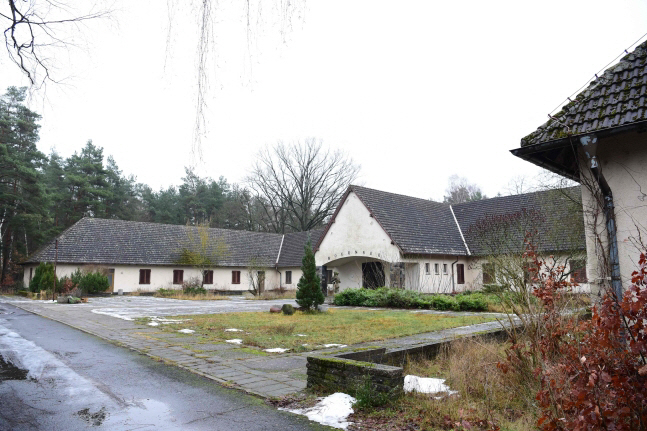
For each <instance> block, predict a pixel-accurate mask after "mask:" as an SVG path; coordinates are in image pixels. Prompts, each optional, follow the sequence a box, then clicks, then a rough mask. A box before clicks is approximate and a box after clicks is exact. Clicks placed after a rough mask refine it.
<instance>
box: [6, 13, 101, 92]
mask: <svg viewBox="0 0 647 431" xmlns="http://www.w3.org/2000/svg"><path fill="white" fill-rule="evenodd" d="M73 4H75V5H77V4H79V3H75V2H73V1H71V0H70V1H66V0H22V1H17V0H8V1H6V2H3V6H0V22H1V23H2V24H1V25H2V27H3V28H4V39H5V47H6V48H7V54H8V56H9V59H10V61H11V62H13V63H14V64H15V65H16V66H18V68H19V69H20V70H21V72H22V73H23V74H25V75H26V76H27V78H28V79H29V82H30V83H31V84H32V85H34V86H37V87H39V86H41V85H43V84H44V83H46V82H47V81H56V78H55V77H54V76H53V74H52V71H53V69H54V68H55V67H56V57H57V56H56V52H57V50H58V49H68V48H69V47H71V46H75V43H74V42H73V39H74V37H73V31H74V30H78V29H79V27H80V26H81V25H83V24H84V23H85V22H86V21H88V20H92V19H96V18H101V17H106V16H108V15H109V13H110V11H109V10H107V9H104V8H101V9H99V8H97V7H95V5H94V3H93V2H84V6H83V10H84V11H83V12H78V13H77V11H76V10H75V7H74V6H73ZM88 5H90V6H89V7H88Z"/></svg>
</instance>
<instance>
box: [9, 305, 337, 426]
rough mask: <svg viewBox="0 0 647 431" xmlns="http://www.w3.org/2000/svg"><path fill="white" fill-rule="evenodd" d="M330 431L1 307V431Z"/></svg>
mask: <svg viewBox="0 0 647 431" xmlns="http://www.w3.org/2000/svg"><path fill="white" fill-rule="evenodd" d="M88 429H96V430H101V429H106V430H141V431H147V430H274V429H281V430H307V429H329V428H324V427H321V426H319V425H316V424H313V423H311V422H309V421H308V420H307V419H306V418H304V417H298V416H294V415H291V414H288V413H284V412H279V411H277V410H275V409H273V408H271V407H269V406H267V405H265V404H264V403H263V401H261V400H259V399H257V398H254V397H251V396H248V395H245V394H242V393H240V392H237V391H234V390H230V389H226V388H223V387H221V386H220V385H218V384H215V383H214V382H212V381H209V380H207V379H205V378H202V377H199V376H196V375H194V374H191V373H189V372H186V371H183V370H180V369H178V368H176V367H173V366H167V365H164V364H161V363H158V362H155V361H153V360H152V359H150V358H148V357H146V356H143V355H140V354H138V353H134V352H132V351H130V350H126V349H124V348H121V347H118V346H115V345H113V344H110V343H107V342H104V341H102V340H100V339H98V338H96V337H94V336H92V335H88V334H85V333H83V332H80V331H78V330H76V329H73V328H70V327H68V326H66V325H63V324H60V323H58V322H54V321H51V320H48V319H45V318H42V317H39V316H36V315H33V314H31V313H28V312H26V311H23V310H20V309H18V308H15V307H13V306H11V305H9V304H6V303H5V304H0V430H70V431H72V430H88Z"/></svg>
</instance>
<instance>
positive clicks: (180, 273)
mask: <svg viewBox="0 0 647 431" xmlns="http://www.w3.org/2000/svg"><path fill="white" fill-rule="evenodd" d="M183 283H184V270H183V269H174V270H173V285H175V286H178V285H180V284H183Z"/></svg>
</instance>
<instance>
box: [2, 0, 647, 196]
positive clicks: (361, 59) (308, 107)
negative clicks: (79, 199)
mask: <svg viewBox="0 0 647 431" xmlns="http://www.w3.org/2000/svg"><path fill="white" fill-rule="evenodd" d="M298 1H299V0H294V1H293V3H294V4H297V5H299V2H298ZM179 3H182V4H184V3H185V2H183V1H179V0H178V1H176V2H175V3H173V2H171V5H173V4H174V5H175V7H174V8H173V7H172V9H171V13H170V14H169V8H168V7H167V2H164V1H161V0H139V1H128V0H117V1H116V3H114V7H115V12H114V13H113V14H112V18H111V19H109V20H102V21H98V22H92V23H88V24H87V25H86V26H84V27H82V28H81V29H80V30H81V31H82V32H83V34H84V36H85V37H84V39H83V40H82V43H81V42H80V46H81V47H82V48H83V49H74V50H71V51H70V52H69V54H68V55H67V56H65V58H64V59H63V58H62V57H61V63H60V64H61V66H60V70H59V71H58V77H60V78H66V79H65V81H64V82H65V83H64V84H62V85H51V84H50V85H49V86H48V88H47V92H46V93H45V96H46V97H45V100H43V92H42V91H41V92H37V93H36V94H35V97H34V98H33V99H32V100H31V102H30V103H31V105H30V106H31V108H32V109H34V110H36V111H37V112H39V113H40V114H41V115H42V116H43V119H42V121H41V124H42V129H41V140H40V143H39V148H40V149H41V150H42V151H43V152H45V153H49V152H50V150H51V149H52V148H55V149H56V151H57V152H58V153H59V154H60V155H62V156H64V157H67V156H69V155H70V154H72V153H73V152H74V151H78V150H79V149H80V148H81V147H82V146H83V145H84V144H85V142H86V141H87V140H88V139H92V140H93V142H94V143H95V144H96V145H99V146H101V147H103V148H104V151H105V154H106V155H113V156H114V158H115V159H116V161H117V164H118V165H119V166H120V168H121V169H122V170H123V171H124V173H125V174H134V175H136V177H137V180H138V181H140V182H143V183H146V184H149V185H151V186H152V187H153V188H154V189H158V188H160V187H167V186H169V185H174V184H179V183H180V178H181V177H182V176H183V167H184V166H188V165H191V164H192V163H196V166H197V170H198V172H200V173H201V174H202V175H209V176H211V177H213V178H217V177H219V176H221V175H222V176H224V177H226V178H227V179H228V180H229V181H230V182H238V181H241V180H242V179H243V178H244V177H245V175H246V173H247V172H248V169H249V167H250V163H251V161H252V158H253V156H254V154H255V153H256V152H257V151H258V149H259V148H261V147H262V146H264V145H267V144H274V143H276V142H277V141H279V140H282V141H284V142H290V141H294V140H298V139H303V138H307V137H315V138H317V139H322V140H323V141H324V143H325V144H327V145H329V146H330V147H332V148H341V149H343V150H345V151H346V152H347V153H348V154H349V155H350V156H351V157H352V158H353V159H354V160H355V161H356V162H357V163H359V164H361V167H362V169H361V178H360V180H359V182H360V183H361V184H363V185H365V186H367V187H373V188H377V189H381V190H387V191H392V192H396V193H402V194H407V195H412V196H418V197H422V198H430V197H432V198H436V199H440V198H441V197H442V195H443V192H444V190H445V188H446V186H447V179H448V177H449V176H450V175H452V174H458V175H460V176H465V177H467V178H468V179H469V180H470V181H472V182H474V183H477V184H478V185H480V186H481V187H482V189H483V191H484V192H485V193H486V194H487V195H489V196H493V195H496V194H497V192H502V193H505V189H506V186H507V184H508V183H509V182H510V180H511V179H512V178H514V177H517V176H527V177H533V176H535V175H536V174H537V173H538V172H539V169H538V168H535V167H534V166H533V165H531V164H529V163H527V162H523V161H521V160H519V159H517V158H515V157H514V156H512V155H511V154H510V153H509V150H510V149H513V148H515V147H518V146H519V141H520V139H521V138H522V137H523V136H525V135H527V134H528V133H530V132H532V131H533V130H535V129H536V128H537V127H538V126H539V125H541V124H542V123H544V122H545V121H546V120H547V114H548V113H549V112H551V111H552V110H553V109H554V108H555V107H556V106H557V105H559V104H560V103H561V102H562V101H563V100H564V99H565V98H566V97H567V96H569V95H571V94H572V93H573V92H574V91H576V90H577V89H578V88H579V87H581V86H582V85H583V84H584V83H585V82H586V81H587V80H589V79H590V78H591V77H592V76H593V74H594V73H596V72H598V71H599V70H600V69H601V68H602V67H603V66H605V65H606V64H607V63H608V62H609V61H611V60H612V59H614V58H615V57H616V56H617V55H619V54H620V53H621V52H622V51H623V50H624V49H625V48H627V47H629V46H630V45H631V44H632V43H634V42H635V41H636V40H637V39H639V38H640V37H641V36H642V35H643V34H644V33H646V32H647V25H645V24H646V23H647V3H646V2H644V1H637V0H636V1H634V0H616V1H614V2H609V1H592V0H586V1H567V0H559V1H555V0H544V1H541V2H532V3H531V2H525V1H518V0H516V1H489V2H484V1H461V2H458V1H455V2H449V1H447V2H442V3H441V2H436V1H428V0H427V1H425V0H419V1H398V2H386V1H374V0H373V1H348V0H345V1H342V0H339V1H337V0H306V1H305V2H304V3H305V5H304V7H303V8H297V9H296V11H295V12H294V13H293V14H291V17H292V20H291V21H292V24H293V25H292V28H291V30H290V29H288V28H286V27H287V26H285V25H283V26H282V24H285V22H284V21H283V20H282V19H280V17H281V16H282V15H281V13H280V11H277V10H276V9H275V8H274V7H273V6H272V5H274V4H275V3H278V1H277V2H274V1H267V2H264V3H263V6H264V7H265V9H264V10H263V11H262V14H261V16H260V18H258V13H257V11H254V12H253V14H252V15H253V18H254V19H253V24H252V30H251V37H250V39H249V42H248V39H247V30H246V29H247V27H246V19H245V16H244V13H243V11H242V9H239V8H237V7H236V4H237V3H239V2H236V1H228V2H227V1H221V2H219V4H220V6H219V9H218V10H216V12H215V15H216V16H215V18H214V19H215V33H214V38H215V41H216V43H215V48H214V49H215V51H214V52H212V53H211V54H212V57H211V60H212V61H210V64H211V68H210V74H209V84H210V86H209V88H210V91H209V92H208V93H207V101H208V110H207V112H206V114H207V118H208V128H207V132H206V135H205V136H204V138H203V139H202V150H203V161H202V162H200V161H199V160H196V157H194V156H193V153H192V150H191V149H192V143H193V131H194V124H195V100H196V46H197V39H196V37H195V35H196V27H197V24H196V22H197V20H196V15H197V13H196V11H195V10H193V9H191V8H187V9H186V10H184V9H182V8H180V6H179V5H178V4H179ZM240 3H243V2H240ZM169 16H170V17H171V22H172V26H171V29H170V30H171V31H170V32H169V31H168V30H169V26H168V24H169ZM255 23H258V24H257V25H256V24H255ZM281 29H284V30H285V31H283V32H282V31H281ZM169 35H170V39H169V38H168V36H169ZM9 85H18V86H19V85H26V80H25V78H24V77H22V76H21V75H20V74H19V73H18V72H17V71H16V70H14V68H12V66H11V65H9V64H8V63H7V61H6V59H5V58H2V62H1V63H0V86H1V88H2V89H4V88H6V87H7V86H9Z"/></svg>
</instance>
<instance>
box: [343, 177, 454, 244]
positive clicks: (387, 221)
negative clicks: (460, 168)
mask: <svg viewBox="0 0 647 431" xmlns="http://www.w3.org/2000/svg"><path fill="white" fill-rule="evenodd" d="M350 192H354V193H355V194H356V195H357V197H358V198H359V199H360V200H361V201H362V203H363V204H364V205H365V206H366V208H368V210H369V211H370V212H371V215H372V216H373V217H374V218H375V220H376V221H377V222H378V223H379V224H380V226H382V229H384V231H385V232H386V233H387V235H389V237H390V238H391V240H392V241H393V243H394V244H395V245H396V246H397V247H399V248H400V250H401V251H402V253H404V254H452V255H465V254H467V251H466V249H465V245H464V244H463V240H462V239H461V236H460V233H459V231H458V229H457V227H456V222H455V221H454V217H453V216H452V213H451V209H450V208H449V205H446V204H442V203H439V202H433V201H430V200H427V199H420V198H414V197H411V196H404V195H399V194H396V193H389V192H383V191H380V190H374V189H369V188H366V187H360V186H350V187H349V188H348V191H347V192H346V195H344V198H342V202H343V201H344V199H346V197H347V196H348V194H349V193H350ZM340 207H341V203H340V205H339V207H338V210H339V208H340ZM335 216H336V213H335V215H334V216H333V218H332V220H331V223H332V221H333V220H334V218H335Z"/></svg>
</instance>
